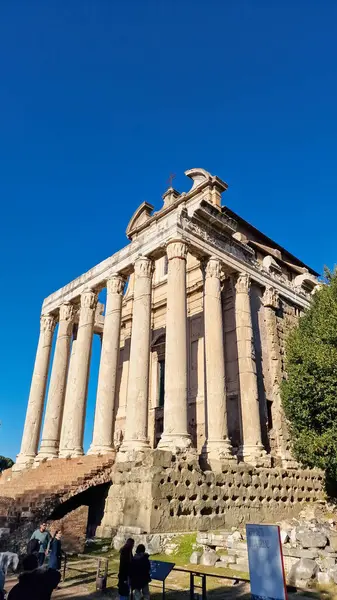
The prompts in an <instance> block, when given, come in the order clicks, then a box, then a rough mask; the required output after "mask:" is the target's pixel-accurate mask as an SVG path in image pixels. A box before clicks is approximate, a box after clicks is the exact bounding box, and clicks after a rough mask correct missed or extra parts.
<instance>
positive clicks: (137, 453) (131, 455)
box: [116, 440, 151, 464]
mask: <svg viewBox="0 0 337 600" xmlns="http://www.w3.org/2000/svg"><path fill="white" fill-rule="evenodd" d="M150 450H151V448H150V444H149V442H148V441H147V440H124V442H123V444H122V445H121V447H120V449H119V450H118V452H117V454H116V462H117V463H118V462H119V463H121V462H135V463H137V462H139V463H140V464H142V463H143V461H144V457H145V455H146V454H147V453H149V452H150Z"/></svg>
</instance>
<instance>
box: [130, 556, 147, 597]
mask: <svg viewBox="0 0 337 600" xmlns="http://www.w3.org/2000/svg"><path fill="white" fill-rule="evenodd" d="M150 571H151V565H150V561H149V555H148V554H146V552H145V546H144V545H143V544H139V546H137V549H136V554H135V556H134V557H133V559H132V561H131V568H130V583H131V589H132V590H134V600H140V599H141V598H142V597H143V598H145V599H147V600H148V599H149V598H150V592H149V583H150V581H151V577H150Z"/></svg>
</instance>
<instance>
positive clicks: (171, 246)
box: [166, 239, 188, 260]
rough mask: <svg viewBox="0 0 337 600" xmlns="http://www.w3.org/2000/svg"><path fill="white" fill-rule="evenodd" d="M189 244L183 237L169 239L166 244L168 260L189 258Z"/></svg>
mask: <svg viewBox="0 0 337 600" xmlns="http://www.w3.org/2000/svg"><path fill="white" fill-rule="evenodd" d="M187 251H188V245H187V243H186V242H185V241H184V240H182V239H175V240H169V241H168V242H167V245H166V253H167V258H168V260H172V258H182V259H183V260H186V258H187Z"/></svg>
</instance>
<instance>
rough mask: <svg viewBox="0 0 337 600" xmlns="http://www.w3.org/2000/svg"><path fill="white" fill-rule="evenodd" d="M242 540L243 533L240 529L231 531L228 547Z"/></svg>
mask: <svg viewBox="0 0 337 600" xmlns="http://www.w3.org/2000/svg"><path fill="white" fill-rule="evenodd" d="M240 540H242V535H241V533H240V531H233V533H231V534H230V535H229V536H228V537H227V546H228V548H233V547H234V545H235V543H236V542H239V541H240Z"/></svg>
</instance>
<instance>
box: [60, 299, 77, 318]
mask: <svg viewBox="0 0 337 600" xmlns="http://www.w3.org/2000/svg"><path fill="white" fill-rule="evenodd" d="M73 318H74V306H73V304H71V302H65V303H64V304H61V306H60V321H72V320H73Z"/></svg>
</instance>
